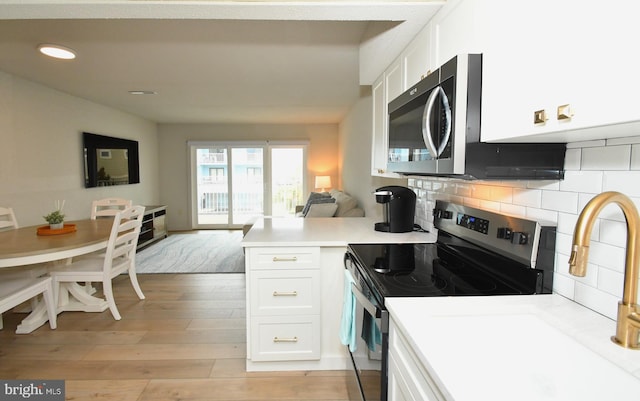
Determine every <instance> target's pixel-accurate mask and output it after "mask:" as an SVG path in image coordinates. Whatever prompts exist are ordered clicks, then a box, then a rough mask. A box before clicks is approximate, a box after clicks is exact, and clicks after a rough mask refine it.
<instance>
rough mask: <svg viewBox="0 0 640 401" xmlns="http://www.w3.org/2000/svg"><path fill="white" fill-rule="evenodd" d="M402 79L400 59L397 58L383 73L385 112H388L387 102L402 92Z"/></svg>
mask: <svg viewBox="0 0 640 401" xmlns="http://www.w3.org/2000/svg"><path fill="white" fill-rule="evenodd" d="M403 82H404V81H403V79H402V59H401V58H398V59H396V61H394V62H393V64H391V65H390V66H389V68H387V70H386V71H385V73H384V86H385V91H384V93H385V103H386V106H387V107H385V113H388V105H389V102H390V101H392V100H393V99H395V98H396V97H398V96H399V95H400V94H401V93H402V92H403V90H404V89H403V86H402V83H403Z"/></svg>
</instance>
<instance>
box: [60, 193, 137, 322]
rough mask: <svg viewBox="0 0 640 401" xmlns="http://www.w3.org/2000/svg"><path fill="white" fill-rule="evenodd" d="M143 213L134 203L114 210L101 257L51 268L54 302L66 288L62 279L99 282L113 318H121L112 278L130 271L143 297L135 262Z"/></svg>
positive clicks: (135, 285) (65, 280) (72, 281)
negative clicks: (106, 243) (105, 246)
mask: <svg viewBox="0 0 640 401" xmlns="http://www.w3.org/2000/svg"><path fill="white" fill-rule="evenodd" d="M143 215H144V206H133V207H130V208H126V209H125V210H123V211H120V212H118V213H116V215H115V217H114V219H113V227H112V229H111V234H110V236H109V243H108V245H107V250H106V252H105V253H104V257H102V258H97V257H94V258H86V259H80V260H78V261H74V262H72V263H70V264H68V265H64V266H57V267H56V268H55V269H54V270H52V271H50V272H49V275H50V276H51V277H52V278H53V281H54V293H55V296H56V302H57V301H58V300H59V299H60V291H63V290H64V291H66V287H65V283H75V282H101V283H102V291H103V293H104V296H105V298H106V300H107V304H108V305H109V309H110V310H111V314H112V315H113V317H114V318H115V319H116V320H120V318H121V316H120V313H119V312H118V308H117V306H116V303H115V299H114V297H113V288H112V284H111V280H112V279H113V278H114V277H116V276H118V275H120V274H122V273H125V272H126V273H128V274H129V279H130V280H131V285H132V286H133V288H134V290H135V291H136V294H137V295H138V297H139V298H140V299H144V294H143V293H142V290H141V289H140V285H139V284H138V278H137V276H136V264H135V257H136V248H137V246H138V236H139V234H140V228H141V226H142V217H143Z"/></svg>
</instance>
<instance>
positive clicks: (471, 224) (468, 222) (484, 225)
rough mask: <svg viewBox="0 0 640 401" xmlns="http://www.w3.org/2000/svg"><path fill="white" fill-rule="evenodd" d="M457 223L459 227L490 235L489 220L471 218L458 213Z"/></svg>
mask: <svg viewBox="0 0 640 401" xmlns="http://www.w3.org/2000/svg"><path fill="white" fill-rule="evenodd" d="M456 221H457V223H458V225H459V226H462V227H466V228H468V229H469V230H473V231H477V232H479V233H482V234H488V233H489V220H486V219H482V218H480V217H475V216H471V215H468V214H465V213H458V217H457V218H456Z"/></svg>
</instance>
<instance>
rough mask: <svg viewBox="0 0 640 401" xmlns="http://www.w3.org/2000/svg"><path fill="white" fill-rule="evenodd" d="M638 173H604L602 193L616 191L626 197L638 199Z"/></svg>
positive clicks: (639, 190) (639, 195) (639, 174)
mask: <svg viewBox="0 0 640 401" xmlns="http://www.w3.org/2000/svg"><path fill="white" fill-rule="evenodd" d="M638 182H640V171H605V172H604V180H603V185H602V190H603V191H618V192H622V193H623V194H625V195H627V196H632V197H636V198H638V197H640V185H638Z"/></svg>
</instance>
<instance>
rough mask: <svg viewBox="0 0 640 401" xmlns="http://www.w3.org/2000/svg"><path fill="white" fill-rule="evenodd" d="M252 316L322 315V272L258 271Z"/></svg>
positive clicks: (253, 276)
mask: <svg viewBox="0 0 640 401" xmlns="http://www.w3.org/2000/svg"><path fill="white" fill-rule="evenodd" d="M251 292H252V295H251V312H250V313H251V315H252V316H260V315H262V316H273V315H313V314H319V313H320V270H311V269H309V270H297V269H296V270H277V271H275V272H274V271H273V270H258V271H255V272H252V273H251Z"/></svg>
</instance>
